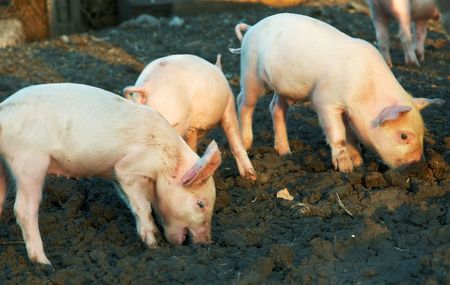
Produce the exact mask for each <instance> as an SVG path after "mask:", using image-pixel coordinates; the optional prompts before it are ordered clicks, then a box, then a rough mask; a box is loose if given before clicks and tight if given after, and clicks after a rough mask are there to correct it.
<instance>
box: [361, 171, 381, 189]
mask: <svg viewBox="0 0 450 285" xmlns="http://www.w3.org/2000/svg"><path fill="white" fill-rule="evenodd" d="M364 185H365V186H366V187H367V188H376V187H383V186H386V180H384V177H383V175H382V174H381V173H379V172H369V173H368V174H367V175H366V177H365V178H364Z"/></svg>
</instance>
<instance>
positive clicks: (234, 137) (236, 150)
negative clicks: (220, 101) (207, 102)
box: [221, 94, 256, 180]
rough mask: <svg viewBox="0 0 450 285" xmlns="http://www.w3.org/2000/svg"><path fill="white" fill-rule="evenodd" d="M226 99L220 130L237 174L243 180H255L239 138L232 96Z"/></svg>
mask: <svg viewBox="0 0 450 285" xmlns="http://www.w3.org/2000/svg"><path fill="white" fill-rule="evenodd" d="M228 98H229V99H228V104H227V107H226V109H225V112H224V114H223V117H222V122H221V124H222V128H223V130H224V132H225V136H226V137H227V140H228V144H229V145H230V148H231V152H232V153H233V156H234V158H235V160H236V164H237V166H238V169H239V174H240V175H241V176H242V177H244V178H247V179H250V180H256V171H255V169H254V168H253V165H252V163H251V162H250V159H249V158H248V155H247V152H246V151H245V149H244V146H243V145H242V140H241V138H240V136H239V125H238V121H237V115H236V107H235V105H234V98H233V94H230V96H229V97H228Z"/></svg>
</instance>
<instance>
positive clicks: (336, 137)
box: [232, 13, 443, 172]
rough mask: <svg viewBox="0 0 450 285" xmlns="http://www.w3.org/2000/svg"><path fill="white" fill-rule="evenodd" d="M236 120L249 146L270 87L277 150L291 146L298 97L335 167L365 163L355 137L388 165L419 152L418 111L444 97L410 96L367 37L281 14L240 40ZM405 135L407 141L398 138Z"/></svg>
mask: <svg viewBox="0 0 450 285" xmlns="http://www.w3.org/2000/svg"><path fill="white" fill-rule="evenodd" d="M232 52H241V93H240V94H239V96H238V99H237V101H238V106H239V122H240V127H241V136H242V140H243V143H244V147H245V148H246V149H249V148H250V147H251V145H252V141H253V132H252V116H253V111H254V108H255V105H256V102H257V100H258V98H259V97H261V96H262V95H263V94H264V90H265V88H266V87H268V88H270V89H271V90H273V91H274V97H273V99H272V102H271V104H270V111H271V114H272V119H273V127H274V131H275V136H274V137H275V142H274V148H275V149H276V151H277V152H278V153H279V154H281V155H284V154H288V153H290V152H291V150H290V148H289V142H288V137H287V129H286V114H287V111H288V108H289V106H290V105H291V104H293V103H295V102H303V101H307V100H311V101H312V105H313V107H314V108H315V110H316V111H317V113H318V116H319V121H320V124H321V125H322V127H323V129H324V131H325V134H326V137H327V141H328V143H329V145H330V147H331V153H332V162H333V165H334V167H335V169H337V170H339V171H341V172H350V171H352V170H353V168H354V167H357V166H359V165H361V163H362V158H361V155H360V151H359V146H358V144H357V138H356V137H355V134H356V136H357V137H358V138H359V139H360V140H361V141H362V142H364V143H365V144H366V145H368V146H369V147H371V148H372V149H374V150H375V151H376V152H377V153H378V154H379V155H380V156H381V158H382V159H383V160H384V161H385V162H386V163H387V164H388V165H390V166H392V167H397V166H400V165H403V164H408V163H411V162H413V161H418V160H420V159H421V157H422V142H423V122H422V119H421V116H420V113H419V111H418V110H420V109H422V108H424V107H425V106H426V105H428V104H429V103H440V104H442V103H443V100H440V99H423V98H415V99H413V98H412V97H411V96H410V95H409V94H408V93H407V92H406V91H405V90H404V89H403V88H402V87H401V86H400V84H399V83H398V81H397V80H396V78H395V77H394V75H393V74H392V72H391V70H390V69H389V67H388V66H387V65H386V63H385V61H384V60H383V58H382V56H381V55H380V53H379V52H378V51H377V50H376V49H375V48H374V47H373V46H372V45H371V44H369V43H367V42H365V41H363V40H360V39H355V38H351V37H349V36H347V35H346V34H344V33H342V32H340V31H338V30H337V29H335V28H334V27H332V26H330V25H328V24H326V23H324V22H321V21H319V20H316V19H314V18H310V17H307V16H302V15H296V14H287V13H286V14H277V15H273V16H270V17H268V18H265V19H263V20H261V21H260V22H258V23H257V24H256V25H254V26H252V27H250V28H249V29H248V31H247V33H246V34H245V36H244V38H243V40H242V47H241V49H232ZM402 134H406V135H407V138H406V139H401V137H402Z"/></svg>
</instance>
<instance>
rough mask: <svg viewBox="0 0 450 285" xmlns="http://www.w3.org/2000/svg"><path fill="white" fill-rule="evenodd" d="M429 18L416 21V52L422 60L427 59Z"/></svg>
mask: <svg viewBox="0 0 450 285" xmlns="http://www.w3.org/2000/svg"><path fill="white" fill-rule="evenodd" d="M427 24H428V20H420V21H416V28H415V45H416V53H417V56H418V57H419V60H420V61H424V60H425V40H426V38H427Z"/></svg>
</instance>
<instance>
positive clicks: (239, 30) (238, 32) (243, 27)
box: [228, 23, 251, 54]
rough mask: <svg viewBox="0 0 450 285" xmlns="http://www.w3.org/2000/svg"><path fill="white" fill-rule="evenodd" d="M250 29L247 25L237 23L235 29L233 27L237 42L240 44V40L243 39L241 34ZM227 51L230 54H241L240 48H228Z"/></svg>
mask: <svg viewBox="0 0 450 285" xmlns="http://www.w3.org/2000/svg"><path fill="white" fill-rule="evenodd" d="M250 28H251V26H250V25H247V24H245V23H239V24H237V25H236V27H234V32H235V33H236V37H237V38H238V40H239V41H240V42H242V38H243V37H244V36H243V35H242V32H246V31H247V30H248V29H250ZM228 50H229V51H230V52H231V53H234V54H240V53H241V48H229V49H228Z"/></svg>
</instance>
